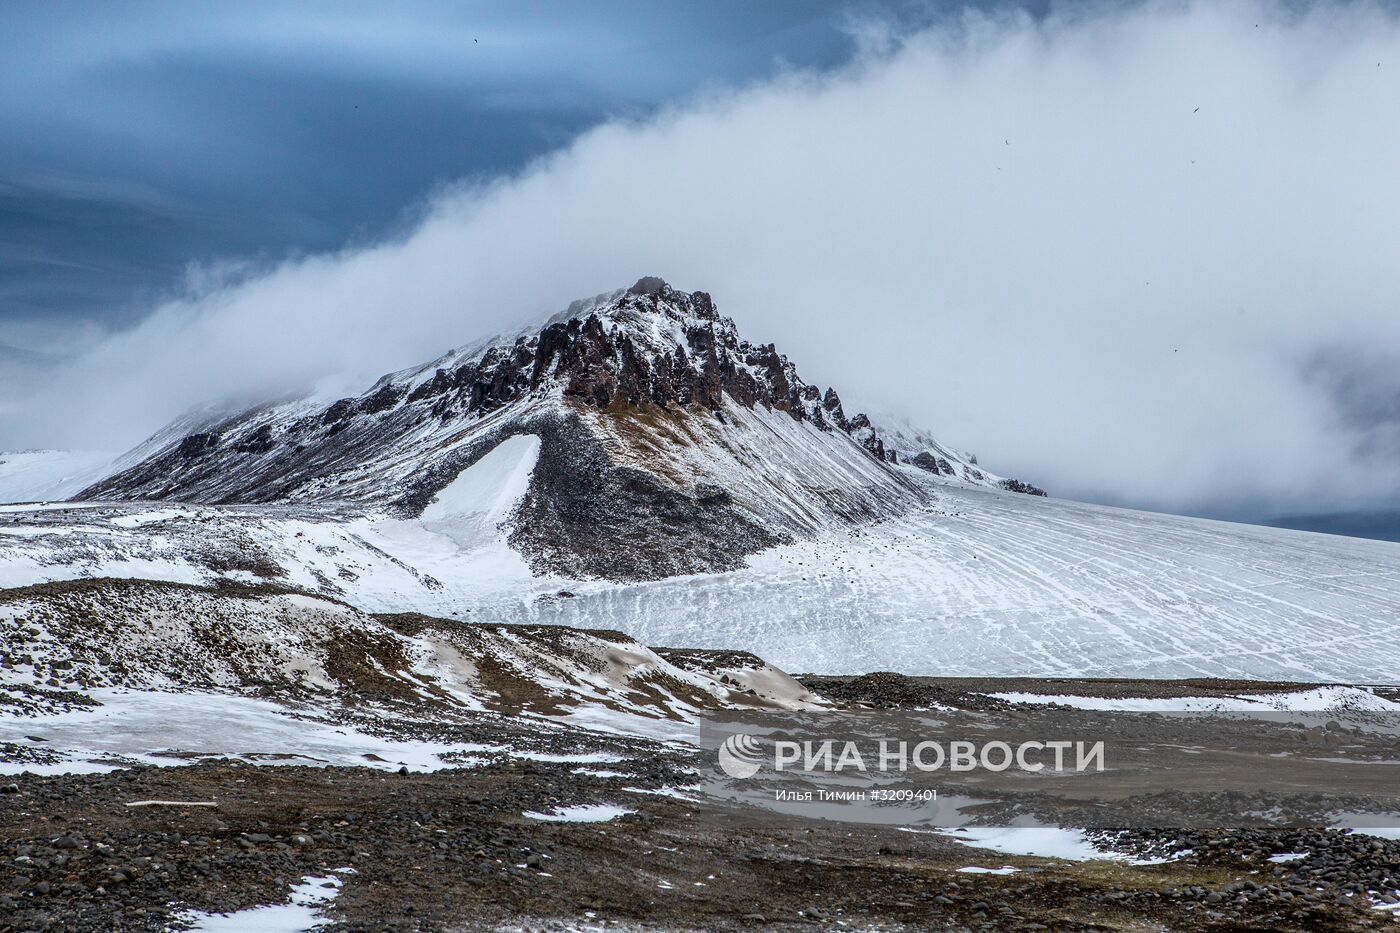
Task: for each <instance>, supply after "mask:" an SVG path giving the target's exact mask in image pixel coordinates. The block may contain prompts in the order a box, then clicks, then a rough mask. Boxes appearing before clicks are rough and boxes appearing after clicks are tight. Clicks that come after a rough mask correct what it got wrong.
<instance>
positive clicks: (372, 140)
mask: <svg viewBox="0 0 1400 933" xmlns="http://www.w3.org/2000/svg"><path fill="white" fill-rule="evenodd" d="M219 9H220V8H219V7H217V6H215V5H211V4H199V5H194V4H169V5H146V6H139V5H138V6H136V7H132V8H129V9H127V8H124V9H123V11H122V12H121V13H120V14H117V13H116V12H115V11H114V8H112V7H110V6H109V5H107V4H92V5H82V4H77V3H71V4H62V5H30V6H28V7H25V8H20V9H17V8H16V6H15V5H10V6H7V7H6V8H5V9H4V11H3V12H0V52H2V53H3V54H0V269H2V270H3V271H0V391H3V392H4V395H3V396H0V449H4V448H13V447H19V446H34V445H63V446H76V447H85V448H93V447H99V448H117V447H122V446H125V445H129V444H131V443H134V442H135V441H136V440H139V438H140V436H142V435H144V434H145V433H148V432H149V431H151V430H154V429H155V428H156V427H158V426H159V425H160V424H161V423H163V422H164V421H165V420H167V419H168V418H170V417H172V416H174V415H176V414H178V413H179V411H180V410H182V409H183V408H185V407H188V406H189V405H192V404H195V403H198V402H202V401H208V400H211V399H214V398H218V397H226V396H231V395H236V396H242V397H252V396H258V395H262V394H265V393H270V392H281V391H286V390H288V389H290V388H293V387H298V386H307V385H316V386H318V388H319V390H320V391H323V392H327V393H331V394H333V393H334V392H337V391H342V390H348V389H349V388H350V387H353V386H356V385H357V382H358V381H359V380H362V379H372V378H373V377H374V376H377V375H378V374H380V373H381V372H384V371H387V370H390V369H393V368H397V367H400V366H404V365H409V364H412V363H416V362H420V361H422V360H424V359H426V358H429V357H431V356H435V355H437V354H438V353H440V352H441V351H442V350H444V349H446V348H447V347H448V346H451V345H454V344H459V343H464V342H467V341H468V340H470V339H472V338H474V337H477V336H480V335H482V334H484V333H488V332H491V331H493V330H495V329H498V328H500V327H503V326H506V325H508V324H512V323H515V322H518V321H520V320H522V319H528V318H530V317H531V316H536V315H544V314H547V313H549V312H551V311H553V310H555V309H557V308H558V307H561V306H563V305H564V304H566V303H567V302H568V300H570V299H571V298H574V297H577V296H580V295H585V294H592V293H595V292H599V291H603V290H606V289H609V288H613V287H617V286H619V285H626V284H628V283H630V282H631V281H632V280H634V279H636V278H637V277H638V276H640V275H644V274H655V275H661V276H663V277H665V278H667V279H669V280H670V281H671V282H672V283H673V284H675V285H676V286H678V287H681V288H686V289H696V288H702V289H706V290H708V291H710V292H712V293H713V294H714V296H715V298H716V301H717V302H718V304H719V305H720V308H721V310H722V311H724V312H725V313H727V314H730V315H731V316H733V317H735V318H736V319H737V320H738V322H739V325H740V327H741V329H742V330H743V331H744V332H745V333H746V334H748V335H749V336H751V338H753V339H755V340H761V341H765V342H766V341H770V340H771V341H774V342H776V343H777V344H778V345H779V347H780V348H781V349H783V350H784V351H785V352H787V353H788V355H789V356H790V357H791V358H793V359H794V360H795V361H796V362H797V363H798V366H799V371H800V372H801V373H802V374H803V375H804V376H805V377H806V378H807V379H808V380H809V381H816V382H821V383H822V384H823V385H825V384H832V385H835V386H836V387H837V388H838V390H840V391H841V392H842V394H843V395H844V396H846V397H847V399H848V401H850V402H854V403H856V404H859V405H864V406H868V407H871V408H874V409H882V410H887V411H892V412H897V413H900V414H903V415H907V416H909V417H912V418H914V419H915V420H917V421H920V422H923V423H924V424H925V425H926V426H928V427H929V428H931V429H932V430H934V431H935V433H937V434H938V435H939V436H941V437H942V438H944V439H945V440H946V441H947V442H948V443H951V444H953V445H954V446H959V447H963V448H971V449H973V450H975V451H976V452H977V453H978V454H979V455H980V456H981V460H982V462H983V463H984V464H986V465H988V466H989V467H990V468H991V469H993V470H996V471H997V472H1001V473H1004V474H1014V475H1018V476H1022V477H1024V478H1027V479H1030V480H1032V481H1036V482H1039V483H1041V484H1042V485H1046V486H1049V487H1050V488H1051V489H1052V491H1053V492H1055V493H1057V494H1062V495H1067V496H1074V497H1080V498H1088V499H1095V500H1099V501H1107V502H1115V503H1123V504H1133V505H1140V506H1146V507H1152V508H1164V509H1172V510H1182V511H1191V512H1198V513H1207V514H1218V515H1231V516H1249V515H1262V514H1267V513H1272V512H1297V511H1321V510H1326V509H1330V508H1339V507H1378V506H1394V505H1396V504H1397V503H1400V365H1397V364H1400V263H1397V262H1396V259H1395V257H1396V256H1397V255H1400V225H1397V223H1396V217H1397V216H1398V215H1397V207H1400V204H1397V201H1400V197H1397V196H1398V195H1400V181H1397V173H1396V166H1397V165H1400V122H1397V121H1396V120H1395V114H1396V113H1400V22H1397V19H1396V17H1395V16H1394V15H1393V13H1392V11H1391V10H1389V9H1388V8H1385V7H1381V6H1377V5H1309V6H1305V5H1297V4H1290V5H1288V6H1287V7H1282V6H1277V5H1272V4H1261V5H1257V6H1254V5H1248V4H1240V3H1231V4H1213V3H1204V4H1182V3H1175V4H1150V3H1149V4H1139V5H1132V6H1128V7H1110V6H1102V5H1099V6H1091V7H1086V6H1084V5H1075V6H1074V7H1058V8H1054V9H1052V10H1050V11H1048V12H1047V10H1046V9H1045V8H1037V9H1032V10H1029V11H1026V10H1021V9H1018V8H1014V7H1007V6H997V7H995V8H991V9H989V10H983V11H980V12H979V11H968V10H964V9H963V8H962V7H956V8H939V7H937V6H932V5H929V4H922V3H920V4H897V5H896V4H888V5H879V4H856V5H853V4H834V3H833V4H826V5H823V4H816V3H809V2H800V3H789V4H784V3H773V2H770V3H763V4H751V3H728V4H726V3H704V4H701V3H695V4H687V5H680V4H658V3H650V2H639V3H627V4H624V3H611V4H549V5H544V4H539V5H530V4H511V5H498V4H493V5H489V6H488V5H481V6H480V7H478V8H473V7H472V6H470V5H463V4H450V5H448V4H444V5H441V6H436V5H431V4H412V5H395V6H393V7H390V6H387V5H381V6H369V5H364V6H357V5H350V4H343V3H337V4H328V5H324V6H319V5H314V4H301V5H268V6H257V5H246V4H240V5H232V4H230V5H227V6H226V7H223V9H224V10H225V11H226V12H224V13H220V12H218V10H219ZM855 407H856V406H855V405H854V404H848V409H851V410H854V408H855Z"/></svg>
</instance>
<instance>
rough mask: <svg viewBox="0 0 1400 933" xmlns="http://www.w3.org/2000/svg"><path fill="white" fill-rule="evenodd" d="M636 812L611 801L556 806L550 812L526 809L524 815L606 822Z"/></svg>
mask: <svg viewBox="0 0 1400 933" xmlns="http://www.w3.org/2000/svg"><path fill="white" fill-rule="evenodd" d="M636 812H637V811H636V810H628V809H626V808H625V807H619V806H616V805H615V804H610V803H585V804H578V805H577V806H572V807H556V808H555V809H553V810H551V811H549V812H548V813H538V812H536V811H534V810H526V811H525V813H524V814H523V815H524V816H526V817H528V818H530V819H532V820H540V821H542V822H545V823H606V822H608V821H609V820H615V819H617V818H618V817H620V816H626V815H627V814H629V813H636Z"/></svg>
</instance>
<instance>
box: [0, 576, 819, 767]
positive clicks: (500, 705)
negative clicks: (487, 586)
mask: <svg viewBox="0 0 1400 933" xmlns="http://www.w3.org/2000/svg"><path fill="white" fill-rule="evenodd" d="M825 705H826V704H825V702H824V701H821V700H819V699H817V698H815V697H814V696H813V695H812V694H810V693H809V692H808V691H807V690H806V689H805V688H803V687H802V686H801V685H800V684H798V683H797V682H796V681H795V680H793V679H792V678H791V677H789V676H788V675H787V674H785V673H783V672H782V671H779V670H777V669H776V668H774V667H772V666H771V665H769V664H767V663H766V662H764V661H763V660H761V659H759V658H757V657H755V656H753V655H749V654H744V653H741V652H723V653H714V652H675V651H670V650H667V649H660V650H657V649H652V648H648V647H646V646H644V645H641V644H639V643H637V642H636V641H634V640H633V639H631V638H629V637H627V636H626V635H623V634H622V633H620V632H604V631H579V630H573V629H564V628H560V627H558V626H514V627H507V626H503V625H499V624H468V623H461V622H455V621H452V620H445V619H434V618H431V617H427V616H419V615H412V614H409V615H400V616H378V617H376V616H370V615H367V614H365V613H362V612H360V611H358V610H356V609H353V608H351V607H349V606H346V605H344V604H341V603H337V602H333V601H330V600H327V599H323V598H320V597H314V596H307V595H303V594H298V593H287V592H277V591H275V590H273V589H271V588H269V587H237V586H226V587H224V588H222V589H218V590H211V589H202V588H196V587H191V586H186V585H181V584H168V583H150V582H144V581H116V580H106V581H102V580H95V581H80V582H73V583H59V584H49V585H44V586H38V587H32V588H28V589H21V590H9V591H0V746H4V747H6V748H8V749H9V751H10V752H11V753H13V752H14V748H17V747H20V746H26V747H28V748H30V749H32V750H33V756H34V757H32V758H31V759H26V758H24V757H21V758H20V759H19V761H18V762H17V763H16V762H10V763H9V764H5V763H3V761H0V770H5V769H8V770H15V769H16V768H18V769H21V770H23V769H26V768H30V769H32V768H33V767H38V768H39V769H40V770H45V769H47V770H53V771H62V770H70V769H72V768H73V767H75V766H76V767H80V768H89V767H97V768H99V769H101V768H104V767H112V766H117V765H120V764H122V763H127V764H130V763H132V762H140V763H146V764H181V763H185V762H187V761H189V760H192V759H193V758H195V757H200V756H229V755H232V756H235V757H249V758H250V759H251V760H271V761H273V762H274V763H276V762H278V761H287V762H290V763H321V764H340V765H353V764H371V765H372V766H379V767H390V768H398V767H399V766H401V765H404V766H407V767H408V768H409V769H410V770H425V769H427V770H432V769H436V768H441V767H446V766H448V765H449V762H453V761H455V762H457V763H459V764H460V763H462V762H463V758H462V756H463V755H469V756H475V757H481V756H483V755H486V756H489V755H490V754H492V753H496V752H506V753H511V754H517V753H519V750H518V749H516V750H513V751H512V750H509V749H503V748H498V747H496V746H494V745H481V744H475V745H471V744H468V745H463V744H462V743H461V741H460V739H459V740H458V741H457V743H456V744H444V743H443V742H432V741H428V742H425V741H422V740H416V741H415V740H407V739H403V738H396V737H392V735H391V736H386V735H385V734H384V732H383V724H384V723H385V722H386V721H387V722H390V723H392V722H394V721H397V720H398V719H400V718H411V719H415V720H418V721H423V722H437V723H444V724H452V723H464V722H477V723H480V722H487V721H490V722H498V723H500V722H514V723H517V724H520V728H526V727H530V725H531V724H533V728H536V729H537V730H543V732H544V733H557V732H558V731H559V730H560V727H574V728H579V729H584V730H593V731H599V730H601V731H603V732H607V733H617V734H622V735H633V736H649V737H654V738H670V737H673V736H676V735H680V736H682V737H683V736H685V735H689V734H690V733H692V732H693V731H694V728H695V727H694V726H693V725H692V723H693V722H694V720H695V717H696V716H697V715H699V714H701V713H704V712H713V711H715V710H753V709H766V710H793V709H809V708H818V707H823V706H825ZM367 717H368V718H367ZM375 717H378V718H377V719H376V718H375ZM364 722H377V723H378V724H379V726H377V727H374V728H369V729H366V728H364V726H363V723H364ZM34 733H41V734H42V736H43V738H42V739H41V740H33V739H31V738H30V737H31V736H32V735H33V734H34ZM12 746H13V747H12ZM4 757H5V756H0V759H3V758H4ZM581 760H582V759H581Z"/></svg>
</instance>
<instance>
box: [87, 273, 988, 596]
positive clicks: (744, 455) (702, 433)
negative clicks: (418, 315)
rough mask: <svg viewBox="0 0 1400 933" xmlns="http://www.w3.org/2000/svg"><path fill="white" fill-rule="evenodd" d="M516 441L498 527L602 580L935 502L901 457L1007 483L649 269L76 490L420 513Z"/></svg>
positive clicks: (186, 439)
mask: <svg viewBox="0 0 1400 933" xmlns="http://www.w3.org/2000/svg"><path fill="white" fill-rule="evenodd" d="M524 436H530V437H533V438H535V439H536V446H535V447H534V448H532V450H533V458H534V462H533V463H532V464H531V465H530V467H529V468H526V469H525V471H524V474H523V475H524V477H526V479H527V486H526V488H525V489H524V492H523V496H521V497H519V501H518V504H517V506H516V511H515V512H514V513H513V514H511V515H499V516H495V520H497V521H504V520H509V522H510V525H511V534H510V540H511V544H512V545H513V546H514V547H515V548H516V549H517V550H518V551H520V552H521V553H522V554H524V555H525V556H526V558H527V559H528V560H529V562H530V564H531V566H532V567H533V568H535V569H536V570H539V571H552V572H557V573H564V574H572V575H583V576H602V577H608V578H612V579H651V578H659V577H666V576H672V575H675V574H683V573H695V572H702V571H713V570H722V569H733V568H735V567H738V566H740V565H741V564H742V562H743V559H744V558H745V557H746V556H747V555H749V554H753V553H755V552H757V551H760V550H763V549H765V548H769V547H772V546H774V545H778V544H782V543H787V542H792V541H796V540H804V539H809V538H811V537H812V536H813V535H814V534H816V533H818V532H820V531H825V530H832V529H839V528H847V527H851V526H853V525H858V524H861V523H864V522H869V521H872V520H875V519H879V518H886V517H890V516H893V515H898V514H902V513H903V512H905V511H907V510H908V509H910V508H915V507H918V506H921V505H923V504H926V503H927V501H928V495H927V491H926V487H925V485H924V484H922V483H920V482H916V481H914V479H913V478H912V477H911V473H910V471H909V470H905V469H900V468H899V467H900V465H901V457H902V458H903V462H904V463H907V464H912V465H913V466H915V467H919V468H923V469H925V470H927V471H929V472H931V473H934V474H939V475H946V476H952V477H956V478H959V479H961V480H965V481H968V482H973V483H981V484H986V485H993V484H996V483H998V482H1000V478H999V477H994V476H991V475H989V474H984V473H982V472H980V471H979V470H978V468H976V467H975V465H972V464H969V463H967V462H966V461H965V459H964V458H963V457H962V456H961V455H959V454H956V453H954V452H952V451H951V450H949V449H948V448H945V447H943V446H942V445H939V444H938V443H937V441H935V440H933V439H932V438H928V437H926V436H923V435H919V434H917V433H915V432H912V431H910V430H904V431H901V432H899V433H896V434H892V435H890V438H889V439H888V440H887V439H886V437H885V436H884V434H883V432H882V431H881V429H880V428H879V427H878V426H876V425H874V424H872V423H871V421H870V419H869V418H868V417H866V416H865V415H863V414H856V415H852V416H849V417H848V416H847V414H846V412H845V411H844V408H843V406H842V403H841V398H840V396H839V395H838V394H837V393H836V391H835V390H834V389H830V388H828V389H826V390H825V391H823V390H821V389H820V388H818V387H817V386H814V385H809V384H807V383H805V382H803V381H802V379H801V378H800V377H799V376H798V374H797V371H796V368H795V367H794V366H793V364H792V363H791V362H789V361H788V359H787V358H786V357H785V356H783V355H782V354H780V353H779V352H778V351H777V349H776V348H775V347H774V346H773V345H772V344H769V345H766V346H760V345H755V344H751V343H749V342H748V341H745V340H743V339H741V338H740V336H739V334H738V332H737V330H736V328H735V326H734V322H733V321H732V320H730V319H729V318H725V317H722V316H720V315H719V313H718V312H717V311H716V310H715V306H714V303H713V302H712V300H711V299H710V296H709V295H707V294H705V293H704V292H694V293H686V292H681V291H677V290H675V289H673V288H671V287H670V286H669V285H667V284H666V283H665V282H663V281H661V280H660V279H656V278H645V279H642V280H641V281H639V282H638V283H637V284H636V285H634V286H632V288H630V289H627V290H625V291H621V290H620V291H617V292H613V293H610V294H606V295H600V296H597V297H596V298H593V299H590V300H588V301H581V302H575V304H574V305H573V306H571V307H570V308H569V309H567V310H566V311H565V312H563V313H562V314H560V315H557V316H556V317H555V318H553V319H551V320H550V321H548V322H546V324H545V325H544V326H543V327H542V328H540V329H539V330H536V331H534V332H532V333H521V334H516V335H510V336H508V337H505V338H499V339H496V340H493V341H486V342H485V343H483V344H477V345H473V346H471V347H464V348H461V349H458V350H454V351H452V352H450V353H448V354H447V355H445V356H443V357H442V358H440V359H438V360H435V361H433V362H432V363H429V364H426V365H424V366H419V367H415V368H413V369H408V370H404V371H402V372H397V373H391V374H389V375H387V376H384V377H383V378H381V379H380V380H379V381H378V382H377V383H376V384H375V385H373V386H371V387H370V388H369V389H368V390H367V391H366V392H364V393H363V394H362V395H360V396H358V397H355V398H345V399H341V400H340V401H337V402H335V403H334V404H331V405H328V406H327V405H322V404H317V403H313V402H307V401H292V402H284V403H280V404H270V405H264V406H259V407H256V408H253V409H250V410H244V411H239V412H235V413H230V412H227V411H223V412H205V413H197V414H194V415H192V416H189V417H187V418H185V419H182V420H181V421H179V422H177V423H176V424H174V425H172V426H170V427H168V428H166V429H165V430H163V431H162V432H160V433H159V434H157V435H156V436H155V437H154V438H152V439H151V440H150V441H148V442H147V443H146V444H144V445H143V446H142V447H141V448H138V450H137V451H135V452H133V453H132V454H129V455H128V456H126V457H125V458H123V461H122V468H120V469H119V470H118V471H117V472H115V473H114V474H113V475H110V476H108V477H106V478H104V479H102V480H101V481H99V482H97V483H95V484H93V485H91V486H89V487H88V488H87V489H85V490H83V491H82V492H81V494H80V495H79V497H78V498H82V499H89V500H113V499H151V500H165V501H177V502H188V503H201V504H228V503H239V504H249V503H272V502H277V503H326V502H335V503H357V504H362V505H369V506H374V507H379V508H384V509H387V510H389V511H390V512H392V513H394V514H398V515H401V516H404V517H412V516H418V515H420V514H425V509H430V508H432V503H433V502H434V501H435V497H438V496H440V495H442V494H444V491H445V490H447V489H448V487H450V485H451V484H453V482H454V481H455V480H456V478H457V477H458V476H459V475H461V474H462V473H463V471H464V470H466V469H467V468H469V467H471V466H472V465H473V464H475V463H477V462H478V461H479V460H481V459H482V458H483V457H486V456H487V455H488V454H490V452H491V451H492V450H494V449H496V448H497V446H498V445H500V444H501V443H502V442H503V441H505V440H507V439H509V438H512V437H524ZM447 495H448V497H449V498H454V499H461V498H462V493H461V491H457V492H453V493H448V494H447ZM425 517H426V516H425Z"/></svg>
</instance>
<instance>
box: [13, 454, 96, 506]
mask: <svg viewBox="0 0 1400 933" xmlns="http://www.w3.org/2000/svg"><path fill="white" fill-rule="evenodd" d="M114 459H115V457H113V455H112V454H109V453H96V452H93V451H73V450H21V451H11V452H3V453H0V503H3V502H45V501H49V500H52V499H66V498H68V497H69V496H71V495H73V494H74V493H76V492H78V490H80V489H82V488H83V487H84V486H87V485H88V484H89V483H92V482H93V481H94V480H96V479H98V478H100V477H101V476H103V475H104V474H105V473H106V472H107V470H108V469H109V468H110V467H111V465H112V462H113V460H114Z"/></svg>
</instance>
